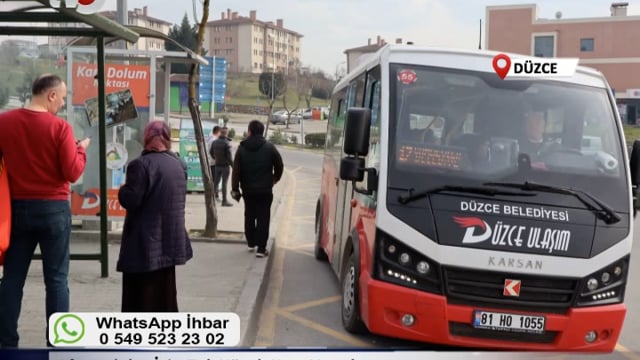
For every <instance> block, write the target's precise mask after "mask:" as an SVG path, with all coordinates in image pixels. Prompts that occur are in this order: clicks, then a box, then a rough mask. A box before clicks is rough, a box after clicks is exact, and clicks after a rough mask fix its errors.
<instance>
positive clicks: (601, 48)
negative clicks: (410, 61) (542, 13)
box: [485, 2, 640, 124]
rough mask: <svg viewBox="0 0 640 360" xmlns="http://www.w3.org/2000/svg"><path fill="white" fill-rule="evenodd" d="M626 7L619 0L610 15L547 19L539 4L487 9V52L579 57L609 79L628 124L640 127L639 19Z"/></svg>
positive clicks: (556, 16)
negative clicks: (539, 10) (539, 13)
mask: <svg viewBox="0 0 640 360" xmlns="http://www.w3.org/2000/svg"><path fill="white" fill-rule="evenodd" d="M627 7H628V3H627V2H615V3H612V4H611V6H610V16H602V17H593V18H573V19H569V18H567V19H565V18H563V15H562V14H561V13H559V12H558V13H556V15H555V17H554V18H553V19H544V18H540V17H538V7H537V5H535V4H526V5H505V6H488V7H487V8H486V22H485V26H486V32H485V33H486V39H485V48H487V49H490V50H496V51H505V52H507V51H508V52H513V53H520V54H526V55H533V56H540V57H571V58H579V59H580V64H581V65H584V66H589V67H592V68H595V69H597V70H599V71H601V72H602V73H603V74H604V75H605V76H606V78H607V80H608V82H609V84H610V86H611V87H612V88H613V89H614V93H615V97H616V101H617V102H618V109H619V111H620V115H621V117H622V118H623V121H625V120H626V122H627V123H629V124H640V77H639V76H638V75H639V74H640V47H637V46H636V44H638V43H640V16H629V15H627Z"/></svg>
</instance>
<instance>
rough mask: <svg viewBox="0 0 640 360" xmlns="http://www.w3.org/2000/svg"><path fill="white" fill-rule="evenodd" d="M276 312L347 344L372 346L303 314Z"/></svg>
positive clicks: (277, 310) (278, 310) (279, 310)
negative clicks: (304, 316)
mask: <svg viewBox="0 0 640 360" xmlns="http://www.w3.org/2000/svg"><path fill="white" fill-rule="evenodd" d="M276 312H277V313H278V315H281V316H283V317H285V318H287V319H289V320H293V321H295V322H297V323H299V324H302V325H304V326H306V327H308V328H310V329H313V330H316V331H318V332H321V333H323V334H326V335H329V336H331V337H332V338H335V339H338V340H341V341H344V342H345V343H347V344H350V345H353V346H358V347H371V344H369V343H367V342H365V341H362V340H360V339H358V338H356V337H354V336H352V335H349V334H343V333H341V332H339V331H336V330H333V329H331V328H329V327H326V326H324V325H321V324H319V323H317V322H314V321H311V320H309V319H306V318H303V317H302V316H298V315H296V314H292V313H290V312H288V311H284V310H281V309H276Z"/></svg>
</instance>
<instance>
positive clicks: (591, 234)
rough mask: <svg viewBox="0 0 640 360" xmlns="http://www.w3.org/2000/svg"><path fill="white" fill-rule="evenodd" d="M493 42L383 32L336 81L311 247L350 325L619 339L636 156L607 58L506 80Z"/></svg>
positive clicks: (557, 344)
mask: <svg viewBox="0 0 640 360" xmlns="http://www.w3.org/2000/svg"><path fill="white" fill-rule="evenodd" d="M496 55H497V53H494V52H488V51H462V50H451V49H435V48H422V47H417V46H411V45H408V46H407V45H387V46H385V47H383V48H382V49H380V50H379V51H378V52H377V53H375V54H373V55H371V56H370V57H368V58H367V59H366V60H363V61H362V62H361V63H360V64H359V65H358V66H357V67H355V68H354V69H353V70H351V71H350V72H349V74H348V75H347V76H346V77H345V78H343V79H342V80H341V81H340V82H339V83H338V84H337V86H336V87H335V90H334V92H333V94H332V101H331V111H330V114H329V119H328V128H327V138H326V149H325V156H324V163H323V175H322V185H321V193H320V196H319V199H318V202H317V208H316V209H317V210H316V240H315V241H316V246H315V256H316V258H318V259H325V260H328V261H329V263H330V264H331V267H332V268H333V270H334V271H335V273H336V274H337V275H338V278H339V280H340V282H341V286H342V292H343V294H342V297H343V300H342V322H343V325H344V327H345V329H347V330H348V331H350V332H358V331H364V330H369V331H370V332H372V333H375V334H381V335H386V336H391V337H396V338H402V339H410V340H417V341H423V342H427V343H439V344H449V345H459V346H466V347H473V348H494V349H500V348H503V349H531V350H584V351H612V350H613V349H614V347H615V345H616V341H617V339H618V336H619V335H620V331H621V328H622V324H623V320H624V317H625V313H626V308H625V305H624V303H623V298H624V293H625V287H626V285H627V283H626V282H627V272H628V269H629V254H630V251H631V244H632V236H633V218H634V215H635V203H634V201H633V199H634V198H635V197H634V193H635V184H637V182H638V179H640V176H639V175H638V171H639V170H638V169H639V168H640V166H639V163H640V157H639V156H636V154H635V153H634V154H632V155H631V157H630V158H631V160H630V161H629V157H628V156H627V152H626V145H625V141H624V135H623V129H622V125H621V123H620V119H619V116H618V113H617V110H616V104H615V101H614V97H613V95H612V92H611V90H610V88H609V87H608V85H607V82H606V79H605V78H604V76H603V75H602V74H601V73H599V72H597V71H595V70H592V69H588V68H584V67H580V66H579V67H577V69H576V71H575V73H574V74H573V75H572V76H567V77H558V78H553V79H550V78H547V79H539V78H529V79H520V80H513V79H511V80H510V79H509V78H508V77H507V78H506V79H504V80H503V79H502V78H501V77H500V76H498V75H497V74H496V72H495V71H494V69H493V65H492V61H493V59H494V57H495V56H496ZM512 56H516V55H512ZM531 59H534V61H535V58H531ZM634 148H638V149H640V143H637V144H634Z"/></svg>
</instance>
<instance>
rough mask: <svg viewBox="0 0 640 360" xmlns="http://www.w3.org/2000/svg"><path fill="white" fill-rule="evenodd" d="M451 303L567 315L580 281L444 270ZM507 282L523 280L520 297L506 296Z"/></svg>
mask: <svg viewBox="0 0 640 360" xmlns="http://www.w3.org/2000/svg"><path fill="white" fill-rule="evenodd" d="M443 277H444V284H445V291H446V294H447V301H448V302H449V303H450V304H459V305H467V306H474V307H478V308H479V307H485V308H486V307H488V308H499V309H511V310H521V311H533V312H543V313H557V314H564V313H566V312H567V310H568V309H569V307H570V306H571V304H573V301H574V297H575V296H576V293H577V291H578V286H579V281H578V279H569V278H561V277H552V276H534V275H523V274H509V273H501V272H493V271H478V270H471V269H463V268H454V267H443ZM506 279H515V280H520V281H521V286H520V293H519V296H505V295H504V294H503V293H504V287H505V280H506Z"/></svg>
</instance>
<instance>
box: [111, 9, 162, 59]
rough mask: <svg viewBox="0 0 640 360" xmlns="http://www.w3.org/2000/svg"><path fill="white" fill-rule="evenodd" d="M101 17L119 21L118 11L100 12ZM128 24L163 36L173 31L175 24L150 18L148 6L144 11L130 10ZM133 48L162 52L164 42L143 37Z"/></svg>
mask: <svg viewBox="0 0 640 360" xmlns="http://www.w3.org/2000/svg"><path fill="white" fill-rule="evenodd" d="M100 15H102V16H104V17H106V18H108V19H110V20H113V21H117V20H116V18H117V16H118V14H117V12H116V11H103V12H100ZM128 24H129V25H133V26H140V27H143V28H147V29H151V30H155V31H158V32H161V33H163V34H169V30H171V27H172V26H173V24H172V23H170V22H168V21H164V20H161V19H158V18H154V17H151V16H149V11H148V7H147V6H144V7H142V9H138V8H135V9H133V10H129V23H128ZM131 48H132V49H137V50H156V51H160V50H164V40H161V39H154V38H143V37H141V38H139V39H138V42H137V43H135V44H134V45H133V46H131Z"/></svg>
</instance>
